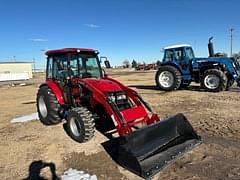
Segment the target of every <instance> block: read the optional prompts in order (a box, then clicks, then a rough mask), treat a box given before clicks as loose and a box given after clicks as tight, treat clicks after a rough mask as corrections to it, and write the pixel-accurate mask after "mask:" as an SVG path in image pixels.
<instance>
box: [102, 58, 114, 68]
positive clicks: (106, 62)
mask: <svg viewBox="0 0 240 180" xmlns="http://www.w3.org/2000/svg"><path fill="white" fill-rule="evenodd" d="M100 62H104V64H105V67H106V68H107V69H109V68H111V65H110V62H109V60H108V59H107V57H106V56H102V57H100Z"/></svg>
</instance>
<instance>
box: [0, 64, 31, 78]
mask: <svg viewBox="0 0 240 180" xmlns="http://www.w3.org/2000/svg"><path fill="white" fill-rule="evenodd" d="M30 78H32V62H0V81H14V80H27V79H30Z"/></svg>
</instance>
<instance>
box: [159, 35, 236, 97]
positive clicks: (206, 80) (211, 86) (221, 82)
mask: <svg viewBox="0 0 240 180" xmlns="http://www.w3.org/2000/svg"><path fill="white" fill-rule="evenodd" d="M211 40H212V37H211V38H209V43H208V50H209V57H208V58H195V56H194V53H193V50H192V47H191V46H190V45H187V44H181V45H175V46H168V47H165V48H164V57H163V60H162V62H161V66H160V67H159V68H158V71H157V73H156V75H155V81H156V84H157V86H158V87H159V88H160V89H162V90H166V91H171V90H177V89H179V88H181V87H187V86H188V85H189V84H190V83H191V82H196V83H200V84H201V87H203V88H204V89H206V90H207V91H211V92H219V91H223V90H228V89H229V88H230V87H231V86H232V85H233V84H234V82H235V81H236V82H237V85H238V86H240V65H239V63H238V62H237V61H236V60H235V59H234V58H228V57H225V55H224V54H223V53H216V54H214V49H213V43H212V42H211Z"/></svg>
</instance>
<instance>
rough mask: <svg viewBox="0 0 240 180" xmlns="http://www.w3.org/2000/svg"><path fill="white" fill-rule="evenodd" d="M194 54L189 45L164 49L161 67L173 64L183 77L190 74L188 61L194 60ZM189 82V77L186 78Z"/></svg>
mask: <svg viewBox="0 0 240 180" xmlns="http://www.w3.org/2000/svg"><path fill="white" fill-rule="evenodd" d="M194 57H195V56H194V52H193V49H192V47H191V46H190V45H188V44H179V45H173V46H167V47H165V48H164V56H163V60H162V63H161V64H162V65H168V64H174V65H175V67H176V68H178V69H180V70H181V72H182V74H183V75H189V74H190V68H189V67H190V64H191V63H190V61H191V60H192V59H194ZM187 79H188V80H190V76H188V77H187Z"/></svg>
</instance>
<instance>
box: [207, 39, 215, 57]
mask: <svg viewBox="0 0 240 180" xmlns="http://www.w3.org/2000/svg"><path fill="white" fill-rule="evenodd" d="M212 39H213V37H210V38H209V39H208V52H209V57H215V55H214V49H213V43H212Z"/></svg>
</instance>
